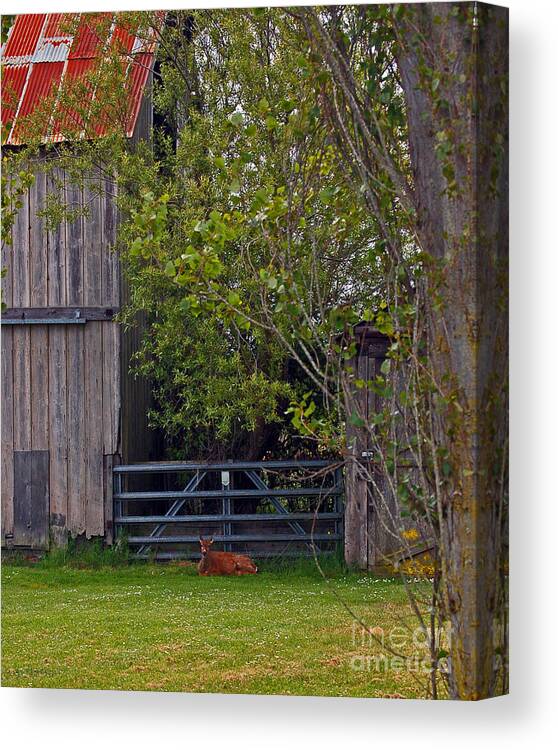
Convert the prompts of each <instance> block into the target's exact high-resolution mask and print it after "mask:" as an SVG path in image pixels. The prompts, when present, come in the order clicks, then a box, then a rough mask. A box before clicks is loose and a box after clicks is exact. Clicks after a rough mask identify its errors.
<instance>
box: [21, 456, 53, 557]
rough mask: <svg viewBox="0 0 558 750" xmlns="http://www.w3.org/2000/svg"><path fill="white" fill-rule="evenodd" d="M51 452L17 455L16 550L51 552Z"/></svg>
mask: <svg viewBox="0 0 558 750" xmlns="http://www.w3.org/2000/svg"><path fill="white" fill-rule="evenodd" d="M48 506H49V452H48V451H14V538H13V545H14V546H15V547H27V548H30V549H47V548H48V513H49V507H48Z"/></svg>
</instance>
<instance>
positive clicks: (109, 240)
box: [101, 178, 120, 307]
mask: <svg viewBox="0 0 558 750" xmlns="http://www.w3.org/2000/svg"><path fill="white" fill-rule="evenodd" d="M115 191H116V186H115V185H114V184H113V182H112V180H109V179H108V178H105V181H104V195H103V200H102V206H101V211H102V236H103V242H102V264H101V265H102V267H101V277H102V297H103V304H104V305H109V306H113V307H118V306H119V305H120V264H119V261H118V254H117V252H116V249H115V245H116V233H117V218H118V217H117V211H116V193H115Z"/></svg>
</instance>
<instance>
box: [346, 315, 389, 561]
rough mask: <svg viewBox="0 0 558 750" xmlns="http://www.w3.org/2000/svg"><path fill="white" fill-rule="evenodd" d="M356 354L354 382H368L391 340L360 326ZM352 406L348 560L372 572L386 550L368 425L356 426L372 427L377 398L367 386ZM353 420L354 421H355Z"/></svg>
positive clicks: (355, 392) (354, 395) (351, 399)
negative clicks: (382, 544) (374, 487)
mask: <svg viewBox="0 0 558 750" xmlns="http://www.w3.org/2000/svg"><path fill="white" fill-rule="evenodd" d="M353 334H354V337H355V341H356V347H357V348H356V354H355V356H354V357H353V359H351V360H350V361H349V367H350V368H352V372H353V374H354V379H355V380H357V379H360V380H363V381H364V382H365V383H368V382H369V381H370V380H373V379H374V378H375V376H376V375H378V374H379V372H380V367H381V365H382V362H383V360H384V359H385V355H386V351H387V347H388V338H387V336H385V335H384V334H382V333H380V332H379V331H376V330H375V329H374V328H372V326H371V325H370V324H368V323H359V324H358V325H356V326H355V327H354V329H353ZM348 403H351V404H353V405H354V414H353V415H348V416H349V418H348V421H347V446H348V450H349V453H350V459H349V464H348V467H347V472H346V489H345V561H346V563H347V564H348V565H351V566H354V567H357V568H361V569H362V570H369V569H371V568H373V567H374V566H375V565H377V564H378V561H379V558H380V556H381V553H382V550H378V549H377V542H378V533H377V530H378V523H377V518H376V514H377V507H378V503H375V502H374V496H373V494H372V487H371V483H370V481H369V480H368V478H367V475H368V474H369V472H370V471H371V466H370V461H371V460H373V458H374V457H373V456H372V455H371V450H370V448H371V446H370V441H369V434H368V431H367V429H366V428H365V427H364V426H358V424H355V422H356V423H358V422H359V420H363V421H364V423H365V424H369V421H370V419H371V418H372V415H373V414H374V413H375V411H376V410H377V409H378V403H377V396H376V395H375V394H374V392H373V391H372V389H371V388H369V387H368V385H366V386H365V387H363V388H360V389H357V388H356V387H355V388H354V390H352V391H351V393H350V394H349V397H348ZM351 417H353V419H351Z"/></svg>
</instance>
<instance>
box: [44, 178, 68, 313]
mask: <svg viewBox="0 0 558 750" xmlns="http://www.w3.org/2000/svg"><path fill="white" fill-rule="evenodd" d="M47 192H48V193H51V194H56V195H58V197H59V199H60V202H61V203H62V204H63V205H65V203H66V188H65V176H64V170H63V169H60V168H59V167H53V168H52V170H51V171H50V172H49V173H48V175H47ZM66 300H67V256H66V227H65V224H64V222H61V223H60V224H58V225H57V226H55V227H52V228H51V229H49V230H48V304H49V306H51V307H56V306H60V307H64V306H65V305H66V304H67V302H66Z"/></svg>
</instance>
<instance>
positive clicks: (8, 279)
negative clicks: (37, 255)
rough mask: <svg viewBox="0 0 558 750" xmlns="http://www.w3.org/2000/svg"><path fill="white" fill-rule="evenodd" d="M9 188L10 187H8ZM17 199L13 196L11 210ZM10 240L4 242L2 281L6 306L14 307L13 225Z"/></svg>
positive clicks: (3, 298)
mask: <svg viewBox="0 0 558 750" xmlns="http://www.w3.org/2000/svg"><path fill="white" fill-rule="evenodd" d="M8 189H9V188H8ZM15 210H16V209H15V199H14V198H13V196H12V197H11V202H10V211H15ZM10 240H11V244H8V243H2V267H3V268H4V269H5V274H4V276H3V277H2V280H1V283H2V301H3V302H4V303H5V305H6V307H12V306H13V294H12V286H13V274H14V269H13V259H14V251H13V247H14V246H13V243H14V228H13V227H12V230H11V232H10Z"/></svg>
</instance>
